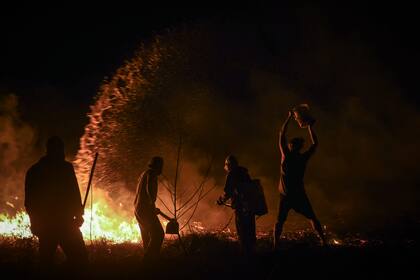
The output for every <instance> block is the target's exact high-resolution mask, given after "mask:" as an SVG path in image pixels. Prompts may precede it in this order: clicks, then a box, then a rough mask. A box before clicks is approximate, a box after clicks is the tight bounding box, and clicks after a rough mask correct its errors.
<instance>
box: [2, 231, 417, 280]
mask: <svg viewBox="0 0 420 280" xmlns="http://www.w3.org/2000/svg"><path fill="white" fill-rule="evenodd" d="M419 229H420V227H418V225H416V226H415V227H411V228H405V229H404V230H405V231H401V229H397V228H394V229H391V230H385V229H383V230H382V231H379V232H378V231H377V232H371V233H369V234H364V235H361V234H357V233H352V234H350V233H347V234H346V233H342V234H341V235H337V234H336V235H334V236H330V238H331V240H332V243H333V244H332V245H331V246H330V247H329V248H324V247H321V246H320V245H319V244H318V241H317V239H316V237H315V236H314V235H313V234H312V233H311V232H310V231H300V232H292V233H287V234H286V235H285V238H284V239H283V241H282V249H281V250H279V251H278V252H273V251H272V250H271V238H270V237H269V235H265V236H264V235H260V236H259V239H258V253H257V255H256V256H255V257H253V258H247V257H244V256H243V255H242V254H241V251H240V248H239V246H238V243H237V241H236V240H235V239H234V238H232V236H228V235H226V234H221V233H201V234H190V235H187V236H184V237H183V243H184V245H185V247H186V249H187V251H188V252H187V254H185V253H184V251H183V250H182V248H181V246H180V244H179V242H177V241H176V240H172V241H165V245H164V248H163V251H162V257H161V259H160V260H157V261H154V262H151V263H144V262H142V255H143V252H142V249H141V246H140V245H137V244H108V243H107V242H105V241H97V242H95V243H94V244H93V245H89V246H88V250H89V254H90V259H91V263H90V265H89V268H88V269H87V270H86V271H84V272H83V274H82V275H80V274H76V271H75V270H74V269H69V268H68V267H67V266H66V263H65V262H64V260H65V258H64V255H63V254H62V252H61V251H59V252H58V253H57V266H56V267H55V269H54V270H53V271H50V272H49V274H45V273H43V272H40V270H39V269H38V265H37V250H36V247H37V243H36V241H35V240H33V239H26V240H23V239H10V238H9V239H6V238H3V239H2V240H1V242H0V249H1V250H0V263H1V269H2V274H3V275H4V276H6V275H7V276H8V279H9V278H11V279H15V278H19V279H23V278H25V279H28V278H30V279H34V278H40V279H41V278H42V279H45V278H47V276H49V277H51V278H54V279H64V278H66V279H67V278H73V277H74V279H81V278H87V279H125V278H131V279H281V277H285V276H287V277H303V276H310V277H322V278H349V277H366V276H373V277H384V276H385V277H389V276H393V277H398V278H408V277H410V278H411V277H417V276H416V275H417V273H418V260H419V257H420V251H419V249H420V243H419V242H418V239H417V238H418V236H420V235H419V233H420V230H419ZM333 240H335V242H334V241H333ZM334 243H335V244H334ZM411 275H412V276H411ZM2 279H6V278H4V277H2Z"/></svg>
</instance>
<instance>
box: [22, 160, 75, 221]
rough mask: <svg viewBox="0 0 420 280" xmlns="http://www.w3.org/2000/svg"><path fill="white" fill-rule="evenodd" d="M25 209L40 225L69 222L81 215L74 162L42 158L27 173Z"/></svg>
mask: <svg viewBox="0 0 420 280" xmlns="http://www.w3.org/2000/svg"><path fill="white" fill-rule="evenodd" d="M25 208H26V211H27V212H28V214H29V216H32V217H35V218H37V221H39V222H42V223H43V224H50V223H52V224H61V223H64V224H66V223H72V222H73V217H75V216H78V215H82V214H83V206H82V202H81V196H80V190H79V186H78V183H77V179H76V175H75V172H74V169H73V165H72V164H71V163H70V162H67V161H64V160H57V159H54V158H50V157H48V156H45V157H43V158H42V159H41V160H40V161H39V162H37V163H36V164H34V165H33V166H32V167H31V168H30V169H29V170H28V172H27V173H26V178H25Z"/></svg>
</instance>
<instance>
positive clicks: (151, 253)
mask: <svg viewBox="0 0 420 280" xmlns="http://www.w3.org/2000/svg"><path fill="white" fill-rule="evenodd" d="M162 169H163V158H161V157H157V156H155V157H153V158H152V159H151V160H150V162H149V165H148V169H147V170H146V171H144V172H143V173H142V174H141V176H140V179H139V183H138V186H137V192H136V198H135V200H134V208H135V216H136V219H137V221H138V223H139V226H140V231H141V237H142V240H143V247H144V251H145V254H144V258H145V259H148V260H150V259H155V258H156V257H158V256H159V253H160V248H161V246H162V242H163V238H164V236H165V234H164V231H163V228H162V225H161V223H160V221H159V219H158V217H157V215H158V214H159V213H160V210H159V209H158V208H156V206H155V203H156V198H157V193H158V176H159V175H160V174H161V173H162Z"/></svg>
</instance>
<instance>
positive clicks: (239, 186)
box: [217, 155, 257, 255]
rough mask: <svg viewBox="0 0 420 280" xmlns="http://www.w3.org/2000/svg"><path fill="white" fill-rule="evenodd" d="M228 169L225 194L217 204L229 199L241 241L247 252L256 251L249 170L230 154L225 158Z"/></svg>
mask: <svg viewBox="0 0 420 280" xmlns="http://www.w3.org/2000/svg"><path fill="white" fill-rule="evenodd" d="M224 168H225V170H226V171H227V176H226V183H225V188H224V195H223V196H220V197H219V199H218V200H217V204H219V205H223V204H225V202H226V201H228V200H229V199H230V200H231V207H232V208H233V209H234V210H235V224H236V231H237V233H238V238H239V242H240V243H241V246H242V249H243V251H244V253H245V254H247V255H252V254H254V253H255V245H256V241H257V238H256V231H255V213H254V211H253V209H252V206H251V205H250V203H249V201H250V199H249V197H247V196H248V193H249V192H248V191H247V188H248V187H249V186H250V184H252V180H251V178H250V176H249V174H248V170H247V169H246V168H244V167H242V166H239V164H238V161H237V159H236V158H235V157H234V156H232V155H230V156H228V157H227V158H226V160H225V167H224Z"/></svg>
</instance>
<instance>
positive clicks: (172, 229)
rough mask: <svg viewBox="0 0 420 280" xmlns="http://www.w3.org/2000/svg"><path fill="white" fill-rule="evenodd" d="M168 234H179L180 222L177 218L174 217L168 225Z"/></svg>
mask: <svg viewBox="0 0 420 280" xmlns="http://www.w3.org/2000/svg"><path fill="white" fill-rule="evenodd" d="M165 232H166V233H167V234H178V233H179V224H178V222H177V221H176V220H175V219H172V220H170V221H169V222H168V224H167V225H166V231H165Z"/></svg>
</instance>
